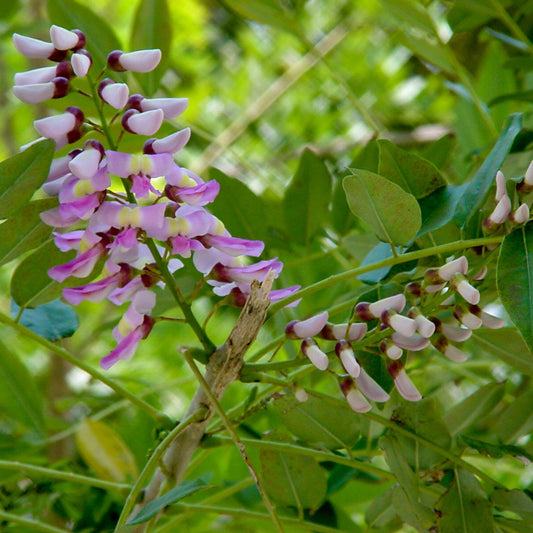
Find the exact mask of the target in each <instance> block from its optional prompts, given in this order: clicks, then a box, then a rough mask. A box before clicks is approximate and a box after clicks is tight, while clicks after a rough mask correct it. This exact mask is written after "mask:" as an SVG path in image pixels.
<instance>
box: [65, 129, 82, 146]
mask: <svg viewBox="0 0 533 533" xmlns="http://www.w3.org/2000/svg"><path fill="white" fill-rule="evenodd" d="M82 136H83V132H82V131H81V128H77V129H75V130H72V131H69V132H68V133H67V142H68V144H72V143H75V142H76V141H79V140H80V139H81V138H82Z"/></svg>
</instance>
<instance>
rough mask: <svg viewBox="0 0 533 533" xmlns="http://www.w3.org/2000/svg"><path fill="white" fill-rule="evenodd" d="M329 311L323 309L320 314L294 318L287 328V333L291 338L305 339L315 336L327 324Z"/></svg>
mask: <svg viewBox="0 0 533 533" xmlns="http://www.w3.org/2000/svg"><path fill="white" fill-rule="evenodd" d="M328 316H329V315H328V312H327V311H323V312H322V313H319V314H318V315H315V316H312V317H311V318H308V319H306V320H292V321H291V322H289V323H288V324H287V326H286V328H285V334H286V335H287V337H289V339H305V338H306V337H314V336H315V335H317V334H318V333H320V331H321V330H322V328H323V327H324V326H325V324H326V322H327V321H328Z"/></svg>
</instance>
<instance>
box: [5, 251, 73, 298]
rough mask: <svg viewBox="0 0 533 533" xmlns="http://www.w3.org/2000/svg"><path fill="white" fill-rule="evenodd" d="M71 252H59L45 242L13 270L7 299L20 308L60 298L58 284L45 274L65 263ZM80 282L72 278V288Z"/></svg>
mask: <svg viewBox="0 0 533 533" xmlns="http://www.w3.org/2000/svg"><path fill="white" fill-rule="evenodd" d="M74 256H75V252H74V251H71V252H67V253H64V252H61V251H60V250H59V249H58V248H57V247H56V245H55V244H54V242H53V241H49V242H47V243H45V244H43V245H42V246H40V247H39V248H37V250H35V251H34V252H33V253H31V254H30V255H28V256H27V257H26V258H25V259H24V260H23V261H22V262H21V263H20V264H19V265H18V266H17V268H16V269H15V272H14V273H13V276H12V278H11V297H12V298H13V300H15V302H16V303H17V305H19V306H20V307H37V306H38V305H42V304H44V303H47V302H50V301H51V300H55V299H56V298H58V297H59V296H61V290H62V287H63V286H65V285H62V284H60V283H58V282H57V281H55V280H53V279H52V278H51V277H50V276H49V275H48V270H50V268H52V267H53V266H56V265H61V264H63V263H66V262H67V261H69V260H70V259H72V258H73V257H74ZM82 284H83V281H81V280H80V279H78V278H72V285H82Z"/></svg>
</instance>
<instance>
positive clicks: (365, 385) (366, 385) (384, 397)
mask: <svg viewBox="0 0 533 533" xmlns="http://www.w3.org/2000/svg"><path fill="white" fill-rule="evenodd" d="M355 383H356V384H357V386H358V387H359V389H361V392H362V393H363V394H364V395H365V396H366V397H367V398H370V399H371V400H373V401H375V402H386V401H388V400H389V399H390V396H389V395H388V394H387V393H386V392H385V391H384V390H383V389H382V388H381V386H380V385H379V384H378V383H376V382H375V381H374V379H373V378H371V377H370V376H369V375H368V374H367V373H366V372H365V369H364V368H361V372H360V373H359V377H357V378H355Z"/></svg>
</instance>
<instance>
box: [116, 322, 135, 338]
mask: <svg viewBox="0 0 533 533" xmlns="http://www.w3.org/2000/svg"><path fill="white" fill-rule="evenodd" d="M117 329H118V331H119V333H120V334H121V335H123V336H124V337H125V336H126V335H128V333H131V332H132V331H133V328H132V326H131V324H129V323H128V322H127V320H125V319H124V318H122V319H121V320H120V322H119V323H118V325H117Z"/></svg>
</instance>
